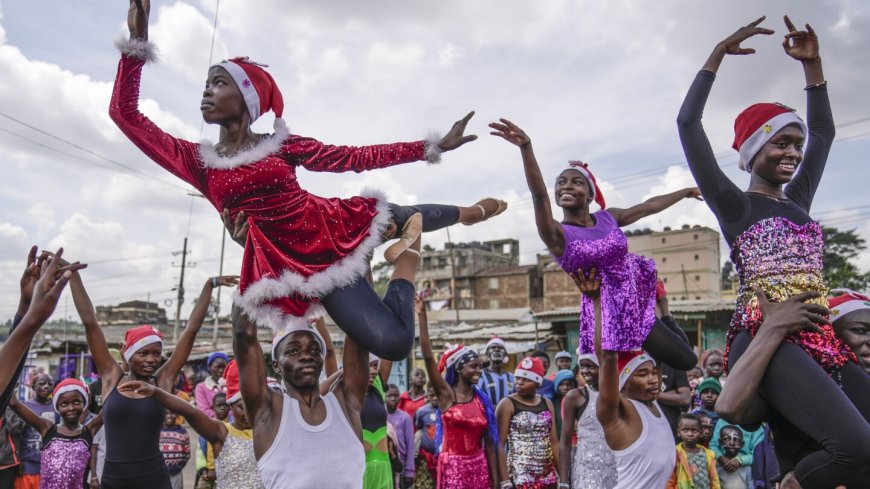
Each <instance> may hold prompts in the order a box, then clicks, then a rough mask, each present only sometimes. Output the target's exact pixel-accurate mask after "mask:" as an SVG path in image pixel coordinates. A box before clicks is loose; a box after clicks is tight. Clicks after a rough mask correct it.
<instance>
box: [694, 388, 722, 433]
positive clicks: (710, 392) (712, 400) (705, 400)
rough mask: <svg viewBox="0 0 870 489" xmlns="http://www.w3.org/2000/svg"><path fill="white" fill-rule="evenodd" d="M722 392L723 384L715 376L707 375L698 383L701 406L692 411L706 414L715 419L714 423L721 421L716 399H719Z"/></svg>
mask: <svg viewBox="0 0 870 489" xmlns="http://www.w3.org/2000/svg"><path fill="white" fill-rule="evenodd" d="M721 392H722V384H720V383H719V381H718V380H716V378H715V377H707V378H706V379H704V380H702V381H701V383H700V384H698V397H699V398H700V399H701V406H700V407H698V408H697V409H695V410H694V411H692V414H700V413H704V414H706V415H707V416H708V417H709V418H710V419H712V420H713V425H715V424H716V422H717V421H719V415H718V414H716V400H717V399H719V394H720V393H721Z"/></svg>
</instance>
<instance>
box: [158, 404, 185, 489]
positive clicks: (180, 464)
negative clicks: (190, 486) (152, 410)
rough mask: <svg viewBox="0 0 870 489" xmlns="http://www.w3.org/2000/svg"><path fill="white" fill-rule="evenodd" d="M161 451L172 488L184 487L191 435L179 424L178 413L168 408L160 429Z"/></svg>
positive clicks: (180, 488)
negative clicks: (184, 470)
mask: <svg viewBox="0 0 870 489" xmlns="http://www.w3.org/2000/svg"><path fill="white" fill-rule="evenodd" d="M160 453H162V454H163V460H164V462H166V470H168V471H169V481H170V482H171V483H172V489H183V488H184V474H182V472H181V471H182V470H183V469H184V466H185V465H187V462H188V460H190V435H189V434H188V433H187V430H186V429H184V427H182V426H179V424H178V415H177V414H175V413H173V412H172V411H169V410H166V414H165V415H164V418H163V429H161V430H160Z"/></svg>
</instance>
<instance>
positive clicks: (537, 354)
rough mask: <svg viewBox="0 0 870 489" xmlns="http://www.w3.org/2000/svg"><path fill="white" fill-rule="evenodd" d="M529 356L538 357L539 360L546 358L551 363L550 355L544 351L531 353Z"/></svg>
mask: <svg viewBox="0 0 870 489" xmlns="http://www.w3.org/2000/svg"><path fill="white" fill-rule="evenodd" d="M529 356H530V357H538V358H546V359H547V361H548V362H549V361H550V355H547V352H545V351H544V350H535V351H533V352H531V353H529Z"/></svg>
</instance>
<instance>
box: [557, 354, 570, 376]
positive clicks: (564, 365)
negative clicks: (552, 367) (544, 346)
mask: <svg viewBox="0 0 870 489" xmlns="http://www.w3.org/2000/svg"><path fill="white" fill-rule="evenodd" d="M554 361H555V362H556V372H558V371H559V370H570V369H571V354H570V353H568V352H567V351H560V352H559V353H556V356H555V357H554ZM554 377H555V376H554Z"/></svg>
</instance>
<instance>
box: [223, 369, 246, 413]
mask: <svg viewBox="0 0 870 489" xmlns="http://www.w3.org/2000/svg"><path fill="white" fill-rule="evenodd" d="M224 382H225V383H226V388H227V404H232V403H234V402H236V401H240V400H242V393H241V391H239V364H238V363H236V359H235V358H233V359H232V360H230V363H228V364H227V367H226V368H225V369H224Z"/></svg>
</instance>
